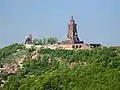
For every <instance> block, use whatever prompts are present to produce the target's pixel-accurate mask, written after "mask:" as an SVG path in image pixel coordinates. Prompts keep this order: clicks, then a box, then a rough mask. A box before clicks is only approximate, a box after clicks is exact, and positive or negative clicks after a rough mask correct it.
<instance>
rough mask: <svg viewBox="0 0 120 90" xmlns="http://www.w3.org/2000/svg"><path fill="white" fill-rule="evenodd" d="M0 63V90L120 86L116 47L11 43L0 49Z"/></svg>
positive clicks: (119, 57)
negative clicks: (28, 46)
mask: <svg viewBox="0 0 120 90" xmlns="http://www.w3.org/2000/svg"><path fill="white" fill-rule="evenodd" d="M6 65H7V69H8V67H9V69H8V71H7V70H3V68H5V66H6ZM0 66H1V69H2V70H1V71H2V72H1V74H0V77H1V81H0V82H1V89H0V90H2V89H3V90H119V89H120V48H119V47H109V48H107V47H103V48H95V49H93V50H60V49H56V50H51V49H44V48H40V49H39V50H36V48H34V47H32V48H31V49H25V47H24V46H23V45H19V44H13V45H10V46H8V47H5V48H3V49H0ZM15 66H16V67H15ZM16 68H17V69H16ZM11 69H12V70H13V69H14V70H13V71H14V72H9V70H11ZM15 69H16V71H15ZM3 83H4V84H3ZM2 85H4V86H2Z"/></svg>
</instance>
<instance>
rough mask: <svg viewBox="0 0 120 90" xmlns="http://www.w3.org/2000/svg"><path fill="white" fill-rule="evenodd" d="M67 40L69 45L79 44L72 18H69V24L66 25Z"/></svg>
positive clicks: (75, 25)
mask: <svg viewBox="0 0 120 90" xmlns="http://www.w3.org/2000/svg"><path fill="white" fill-rule="evenodd" d="M67 38H68V40H69V43H71V44H75V43H79V42H80V40H79V38H78V33H77V24H76V23H75V20H74V17H73V16H71V19H70V23H69V24H68V35H67Z"/></svg>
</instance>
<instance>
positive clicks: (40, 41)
mask: <svg viewBox="0 0 120 90" xmlns="http://www.w3.org/2000/svg"><path fill="white" fill-rule="evenodd" d="M33 44H35V45H42V44H43V43H42V39H34V40H33Z"/></svg>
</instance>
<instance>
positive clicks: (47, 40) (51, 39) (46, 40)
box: [33, 37, 58, 45]
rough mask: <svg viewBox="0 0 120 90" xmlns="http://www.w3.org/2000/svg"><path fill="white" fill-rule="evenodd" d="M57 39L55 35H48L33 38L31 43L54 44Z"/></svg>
mask: <svg viewBox="0 0 120 90" xmlns="http://www.w3.org/2000/svg"><path fill="white" fill-rule="evenodd" d="M57 41H58V39H57V38H56V37H48V38H45V37H44V38H40V39H37V38H35V39H34V40H33V44H35V45H44V44H54V43H57Z"/></svg>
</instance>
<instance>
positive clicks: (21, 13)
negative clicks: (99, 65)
mask: <svg viewBox="0 0 120 90" xmlns="http://www.w3.org/2000/svg"><path fill="white" fill-rule="evenodd" d="M71 15H73V16H74V17H75V19H76V22H77V24H78V33H79V38H80V39H81V40H83V41H85V42H87V43H90V42H92V43H101V44H104V45H120V35H119V34H120V0H0V47H3V46H4V45H8V44H12V43H15V42H23V41H24V37H25V36H26V35H28V34H29V33H31V34H32V35H33V37H34V38H40V37H50V36H55V37H58V39H59V40H65V39H66V36H67V24H68V21H69V18H70V16H71Z"/></svg>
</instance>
